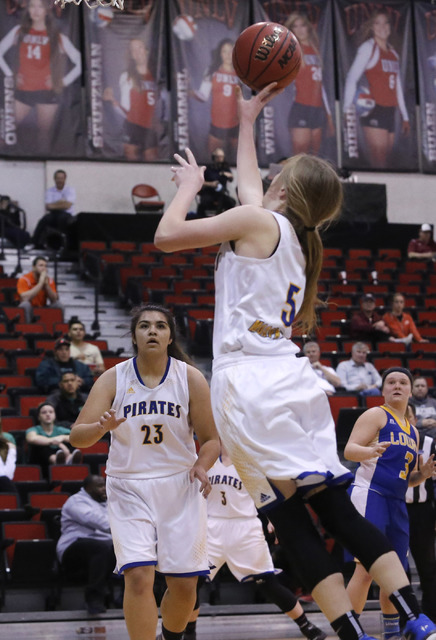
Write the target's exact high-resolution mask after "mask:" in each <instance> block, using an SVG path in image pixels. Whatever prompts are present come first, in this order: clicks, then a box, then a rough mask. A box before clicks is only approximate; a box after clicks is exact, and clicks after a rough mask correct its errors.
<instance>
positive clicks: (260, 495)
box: [211, 355, 353, 509]
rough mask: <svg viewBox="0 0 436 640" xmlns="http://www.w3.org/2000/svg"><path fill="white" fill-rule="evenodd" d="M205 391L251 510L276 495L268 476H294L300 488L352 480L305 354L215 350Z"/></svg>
mask: <svg viewBox="0 0 436 640" xmlns="http://www.w3.org/2000/svg"><path fill="white" fill-rule="evenodd" d="M211 395H212V408H213V413H214V417H215V422H216V425H217V429H218V432H219V435H220V437H221V438H222V440H223V442H224V445H225V447H226V449H227V451H228V452H229V455H230V457H231V459H232V462H233V464H234V465H235V467H236V469H237V470H238V473H239V475H240V477H241V480H242V482H243V484H244V486H245V488H246V489H247V491H248V492H249V494H250V495H251V497H252V498H253V500H254V502H255V504H256V506H257V508H258V509H262V508H265V507H268V506H271V505H272V504H273V503H274V502H276V501H277V500H280V499H281V496H280V494H279V493H278V492H277V491H273V490H272V487H271V485H270V483H269V482H268V480H267V479H268V478H269V479H271V480H272V481H274V480H289V479H293V480H295V482H296V484H297V487H298V489H299V491H300V492H301V493H303V494H304V493H306V492H307V491H309V490H310V489H313V488H315V487H317V486H320V485H322V484H327V485H331V484H340V483H343V482H347V483H348V482H350V481H351V480H352V477H353V476H352V474H351V473H350V471H349V470H348V469H347V468H346V467H344V466H343V465H342V464H341V463H340V461H339V458H338V454H337V447H336V435H335V424H334V421H333V418H332V415H331V411H330V407H329V403H328V400H327V396H326V394H325V392H324V391H323V390H322V389H321V388H320V387H319V385H318V382H317V378H316V374H315V373H314V372H313V370H312V367H311V366H310V363H309V360H308V358H296V357H295V356H293V355H289V356H273V357H262V356H232V355H230V356H222V357H220V358H218V359H217V360H215V361H214V365H213V374H212V383H211Z"/></svg>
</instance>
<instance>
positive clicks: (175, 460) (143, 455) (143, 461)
mask: <svg viewBox="0 0 436 640" xmlns="http://www.w3.org/2000/svg"><path fill="white" fill-rule="evenodd" d="M116 374H117V383H116V389H117V390H116V395H115V399H114V402H113V405H112V409H114V410H115V412H116V416H117V418H121V417H125V418H127V420H126V421H125V422H123V423H122V424H120V426H119V427H117V428H116V429H115V430H114V431H112V432H111V446H110V450H109V457H108V463H107V468H106V473H107V475H109V476H114V477H117V478H158V477H162V476H170V475H173V474H174V473H179V472H180V471H183V470H185V469H186V470H187V469H190V468H191V467H192V466H193V465H194V463H195V461H196V459H197V455H196V451H195V443H194V439H193V430H192V428H191V427H190V425H189V420H188V412H189V387H188V378H187V365H186V363H185V362H181V361H180V360H176V359H175V358H168V365H167V369H166V371H165V374H164V376H163V378H162V380H161V381H160V383H159V384H158V385H157V387H155V388H154V389H149V388H148V387H146V386H145V384H144V383H143V381H142V380H141V376H140V374H139V371H138V368H137V365H136V358H131V359H130V360H126V361H125V362H121V363H120V364H117V365H116ZM162 499H165V497H164V496H162Z"/></svg>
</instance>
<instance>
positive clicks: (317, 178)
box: [281, 154, 343, 333]
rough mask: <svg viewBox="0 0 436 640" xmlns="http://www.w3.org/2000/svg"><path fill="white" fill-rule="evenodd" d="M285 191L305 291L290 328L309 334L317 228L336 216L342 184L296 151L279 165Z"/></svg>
mask: <svg viewBox="0 0 436 640" xmlns="http://www.w3.org/2000/svg"><path fill="white" fill-rule="evenodd" d="M281 177H282V180H283V185H284V187H285V190H286V205H285V210H284V212H283V213H284V215H285V216H286V217H287V218H288V219H289V221H290V222H291V224H292V226H293V227H294V229H295V232H296V234H297V237H298V239H299V241H300V244H301V247H302V249H303V252H304V255H305V257H306V290H305V293H304V300H303V304H302V305H301V307H300V310H299V312H298V314H297V317H296V318H295V322H294V327H295V328H296V329H297V330H299V331H302V332H303V333H309V332H310V331H311V330H312V329H313V328H314V327H315V326H316V307H317V306H319V305H322V304H323V303H322V301H321V300H320V299H319V298H318V278H319V274H320V272H321V268H322V260H323V244H322V240H321V237H320V234H319V231H320V229H321V228H322V227H323V226H326V225H327V224H328V223H330V222H331V221H332V220H333V219H334V218H335V217H336V216H338V215H339V212H340V210H341V206H342V198H343V192H342V184H341V182H340V180H339V178H338V176H337V174H336V171H335V169H334V168H333V167H332V166H331V165H330V164H329V163H328V162H326V161H325V160H322V159H320V158H316V157H315V156H310V155H307V154H300V155H298V156H295V157H293V158H291V159H290V160H289V161H288V162H287V163H286V164H285V165H284V167H283V170H282V173H281Z"/></svg>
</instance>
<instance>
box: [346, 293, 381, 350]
mask: <svg viewBox="0 0 436 640" xmlns="http://www.w3.org/2000/svg"><path fill="white" fill-rule="evenodd" d="M389 333H390V331H389V327H388V326H387V325H386V323H385V321H384V320H382V317H381V315H379V314H378V313H377V311H376V310H375V298H374V296H373V295H372V293H365V294H364V295H363V296H362V297H361V298H360V311H356V313H354V314H353V316H352V318H351V327H350V335H351V337H352V338H353V339H355V340H374V341H377V340H387V339H388V336H389Z"/></svg>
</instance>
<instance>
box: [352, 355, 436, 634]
mask: <svg viewBox="0 0 436 640" xmlns="http://www.w3.org/2000/svg"><path fill="white" fill-rule="evenodd" d="M411 391H412V376H411V374H410V372H409V371H408V369H403V368H402V367H392V368H391V369H387V370H386V371H385V372H384V374H383V382H382V392H383V396H384V404H383V405H382V406H380V407H373V408H372V409H368V411H365V413H364V414H363V415H361V416H360V418H359V419H358V420H357V422H356V424H355V425H354V428H353V431H352V432H351V435H350V438H349V440H348V443H347V446H346V447H345V450H344V455H345V457H346V458H347V459H348V460H352V461H353V462H358V463H359V466H358V468H357V470H356V478H355V481H354V483H353V485H352V489H351V500H352V502H353V504H354V505H355V507H356V508H357V510H358V511H359V513H361V514H362V515H363V516H365V518H367V519H368V520H370V521H371V522H372V523H373V524H375V525H376V526H377V527H378V528H379V529H380V530H381V531H383V532H384V533H385V534H386V535H387V536H388V538H389V540H390V541H391V543H392V546H393V547H394V549H395V551H396V552H397V554H398V556H399V558H400V560H401V562H402V564H403V566H404V568H405V569H407V551H408V548H409V519H408V515H407V508H406V491H407V488H408V487H409V486H411V487H414V486H416V485H418V484H420V483H421V482H424V481H425V480H426V479H427V478H429V477H430V476H431V475H432V474H433V472H434V471H435V463H434V460H433V457H434V456H433V455H431V456H429V458H428V459H427V461H426V462H425V463H423V461H422V459H421V460H418V445H419V435H418V430H417V429H416V427H414V426H412V425H411V424H410V423H409V421H408V419H407V417H406V416H407V406H408V401H409V397H410V394H411ZM371 581H372V578H371V576H370V575H369V573H368V572H367V571H366V570H365V568H364V567H363V566H362V565H361V564H360V563H357V564H356V568H355V571H354V574H353V577H352V578H351V580H350V582H349V584H348V587H347V590H348V593H349V595H350V599H351V602H352V603H353V607H354V610H355V611H357V612H358V613H361V611H362V610H363V607H364V605H365V602H366V599H367V596H368V589H369V587H370V585H371ZM388 595H389V594H387V593H386V592H384V591H383V589H381V590H380V606H381V610H382V612H383V626H384V638H385V639H389V638H392V637H396V636H400V635H401V632H400V620H399V616H398V613H397V611H396V609H395V607H394V606H393V604H392V602H391V601H390V600H389V597H388Z"/></svg>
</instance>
